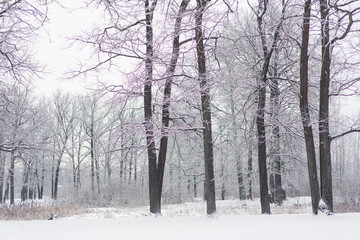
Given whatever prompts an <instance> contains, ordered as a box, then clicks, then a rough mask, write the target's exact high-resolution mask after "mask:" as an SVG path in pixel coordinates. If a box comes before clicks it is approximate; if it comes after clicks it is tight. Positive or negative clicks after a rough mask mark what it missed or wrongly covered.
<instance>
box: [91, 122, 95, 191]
mask: <svg viewBox="0 0 360 240" xmlns="http://www.w3.org/2000/svg"><path fill="white" fill-rule="evenodd" d="M91 121H93V119H91ZM90 160H91V165H90V171H91V191H92V192H93V193H95V149H94V126H93V123H91V126H90Z"/></svg>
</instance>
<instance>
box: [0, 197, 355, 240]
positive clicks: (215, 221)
mask: <svg viewBox="0 0 360 240" xmlns="http://www.w3.org/2000/svg"><path fill="white" fill-rule="evenodd" d="M217 206H218V212H217V214H216V215H215V216H212V217H207V216H205V204H204V203H203V202H195V203H186V204H181V205H168V206H164V207H163V216H157V217H156V216H153V215H149V214H147V213H148V210H147V208H145V207H144V208H131V209H117V208H96V209H92V210H91V211H90V213H87V214H84V215H77V216H72V217H66V218H65V217H64V218H63V217H61V216H59V218H58V219H57V220H55V221H48V220H33V221H0V236H1V237H0V239H14V240H23V239H24V240H25V239H26V240H42V239H51V240H57V239H59V240H60V239H61V240H72V239H74V240H75V239H77V240H82V239H84V240H93V239H94V240H95V239H96V240H103V239H124V240H127V239H131V240H136V239H145V240H146V239H149V240H150V239H154V240H155V239H156V240H163V239H166V240H172V239H174V240H175V239H196V240H198V239H206V240H212V239H216V240H219V239H221V240H222V239H224V240H225V239H226V240H231V239H234V240H235V239H236V240H241V239H244V240H250V239H266V240H271V239H276V240H281V239H291V240H300V239H301V240H309V239H315V240H321V239H324V240H325V239H326V240H334V239H339V240H360V228H359V226H360V214H358V213H351V214H349V213H348V214H335V215H333V216H326V215H324V214H320V215H319V216H313V215H312V214H311V213H310V210H309V207H308V200H307V199H291V200H289V201H286V202H285V206H284V207H282V208H275V207H274V206H273V208H272V211H273V213H274V214H272V215H260V214H258V209H257V208H258V206H259V204H258V202H257V201H246V202H240V201H236V200H233V201H218V203H217ZM290 209H292V211H293V213H294V214H283V213H282V212H284V211H286V212H288V211H290ZM290 212H291V211H290ZM301 212H303V213H301Z"/></svg>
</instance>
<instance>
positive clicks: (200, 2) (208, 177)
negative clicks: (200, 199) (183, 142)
mask: <svg viewBox="0 0 360 240" xmlns="http://www.w3.org/2000/svg"><path fill="white" fill-rule="evenodd" d="M196 2H197V7H196V13H195V41H196V52H197V63H198V73H199V82H200V94H201V112H202V122H203V140H204V158H205V186H206V187H205V189H206V195H207V201H206V202H207V208H206V210H207V214H208V215H210V214H213V213H215V212H216V203H215V178H214V163H213V162H214V154H213V140H212V130H211V110H210V86H209V82H208V78H207V72H206V59H205V47H204V36H203V31H202V18H203V13H204V10H205V7H206V3H207V1H206V0H196Z"/></svg>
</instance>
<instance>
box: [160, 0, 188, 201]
mask: <svg viewBox="0 0 360 240" xmlns="http://www.w3.org/2000/svg"><path fill="white" fill-rule="evenodd" d="M189 2H190V0H182V1H181V4H180V8H179V11H178V14H177V16H176V20H175V26H174V39H173V48H172V55H171V60H170V66H169V68H168V69H167V71H166V74H167V78H166V82H165V89H164V96H163V105H162V119H161V139H160V150H159V158H158V164H157V169H158V178H159V180H158V182H159V195H160V196H159V197H160V201H161V193H162V186H163V179H164V170H165V162H166V154H167V145H168V135H169V131H168V128H169V121H170V103H171V101H170V100H171V99H170V96H171V87H172V83H173V75H174V73H175V69H176V65H177V61H178V58H179V51H180V43H179V39H180V30H181V21H182V17H183V14H184V12H185V10H186V8H187V6H188V4H189Z"/></svg>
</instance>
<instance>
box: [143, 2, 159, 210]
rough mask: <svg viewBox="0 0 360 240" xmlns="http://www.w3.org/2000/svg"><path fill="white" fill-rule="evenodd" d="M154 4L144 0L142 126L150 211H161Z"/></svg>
mask: <svg viewBox="0 0 360 240" xmlns="http://www.w3.org/2000/svg"><path fill="white" fill-rule="evenodd" d="M155 6H156V0H154V1H153V2H152V4H151V5H150V3H149V0H145V17H146V59H145V83H144V118H145V122H144V126H145V132H146V146H147V154H148V167H149V198H150V212H151V213H154V214H159V213H161V208H160V198H159V196H160V194H159V182H158V174H157V166H156V148H155V139H154V126H153V117H152V81H153V27H152V20H153V14H154V10H155Z"/></svg>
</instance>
